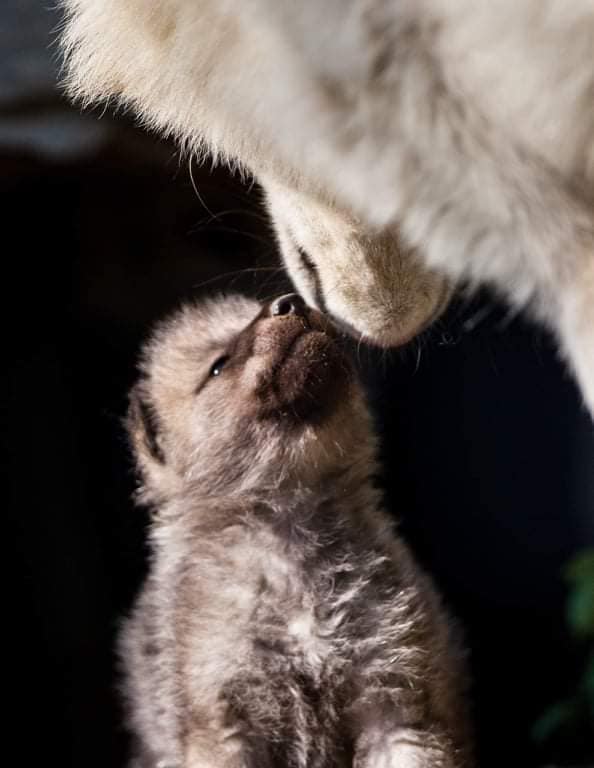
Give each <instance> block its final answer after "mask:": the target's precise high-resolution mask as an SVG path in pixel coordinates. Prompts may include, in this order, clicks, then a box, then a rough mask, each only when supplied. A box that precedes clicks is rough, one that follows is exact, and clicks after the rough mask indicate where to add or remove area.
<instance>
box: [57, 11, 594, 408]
mask: <svg viewBox="0 0 594 768" xmlns="http://www.w3.org/2000/svg"><path fill="white" fill-rule="evenodd" d="M66 6H67V9H68V13H69V16H68V23H67V25H66V31H65V36H64V40H65V46H66V50H67V53H68V61H69V85H70V89H71V91H72V93H74V94H75V95H78V96H81V97H83V98H84V99H87V100H95V99H107V98H111V97H116V98H117V99H119V100H120V101H122V102H123V103H124V104H127V105H130V106H132V107H133V108H134V109H135V110H137V111H138V112H139V113H140V114H141V115H142V116H143V118H144V119H145V120H146V121H147V122H148V123H149V124H151V125H152V126H154V127H156V128H157V129H159V130H161V131H164V132H166V133H171V134H174V135H176V136H177V137H178V138H179V139H181V140H182V141H183V142H184V143H185V144H186V145H187V146H188V147H190V148H191V149H192V150H194V151H198V152H202V151H206V150H208V151H210V152H214V153H215V154H216V155H218V156H220V157H221V158H223V159H224V160H227V161H230V162H232V163H234V164H239V165H241V166H243V167H244V168H246V169H248V170H249V171H251V172H252V173H254V174H255V175H256V177H257V178H258V179H259V180H260V181H261V182H262V183H263V185H264V187H265V189H266V190H267V191H268V193H269V198H270V204H271V211H272V215H273V218H274V220H275V224H276V226H277V230H278V232H279V238H280V240H281V245H283V249H284V250H285V255H286V252H287V247H288V246H287V244H286V243H284V244H283V238H285V239H286V237H287V231H288V230H290V233H291V235H292V236H296V235H297V236H298V237H299V238H301V239H302V240H307V239H308V237H309V240H310V241H311V243H312V244H313V247H315V248H316V249H317V250H316V251H315V252H314V253H310V256H311V258H312V261H313V262H314V265H315V266H316V267H317V268H318V272H319V276H320V280H321V283H322V288H323V291H324V294H326V300H327V303H328V304H329V306H330V308H331V309H332V311H333V312H334V313H335V314H336V315H337V316H338V317H339V318H340V319H342V320H344V321H347V322H348V323H350V324H351V325H352V326H354V327H355V329H357V330H359V331H362V332H364V333H365V334H366V336H367V337H369V338H370V340H372V341H377V342H379V343H383V344H386V343H394V341H398V340H401V339H402V338H407V337H408V336H409V335H410V332H411V330H412V331H414V330H415V329H418V327H419V326H420V325H423V324H424V322H425V321H426V319H428V318H430V317H432V316H433V314H434V312H435V310H436V307H437V306H438V304H439V302H438V301H437V299H432V300H428V299H427V300H426V301H424V302H421V304H422V305H423V306H422V307H421V308H419V305H415V306H413V307H412V309H411V310H410V312H411V314H410V315H408V316H407V317H404V319H403V317H402V316H401V315H403V312H400V315H399V312H398V311H395V310H394V306H396V307H399V306H401V305H400V302H399V298H398V297H399V295H401V294H402V292H403V291H406V290H409V292H412V293H413V294H414V293H415V292H416V293H418V294H423V295H425V296H429V293H428V292H427V291H430V292H431V291H432V292H433V294H436V292H439V291H437V288H436V287H435V281H436V278H435V276H434V274H433V271H436V272H437V273H439V274H441V275H447V276H448V278H449V279H450V280H452V281H453V282H454V283H459V282H460V281H470V282H471V283H473V284H474V283H487V284H490V285H492V286H494V287H495V288H496V289H497V290H498V291H499V292H500V293H502V294H503V295H505V296H506V297H507V298H508V300H509V301H510V302H512V304H514V305H516V306H525V305H527V304H529V305H530V306H531V307H532V309H533V311H534V312H535V313H536V314H537V315H538V316H539V317H540V318H541V319H543V320H544V321H545V322H546V323H547V324H548V325H549V326H550V327H551V328H552V329H553V330H554V331H555V333H556V335H557V337H558V338H559V341H560V344H561V348H562V351H563V353H564V354H565V356H566V357H567V358H568V360H569V362H570V365H571V366H572V367H573V370H574V371H575V373H576V376H577V378H578V380H579V382H580V384H581V388H582V392H583V395H584V398H585V401H586V403H587V404H588V406H589V408H590V410H591V412H592V413H594V274H593V273H594V0H573V2H571V3H568V2H566V1H564V0H515V1H512V0H398V1H396V0H325V1H324V2H319V1H318V0H301V2H299V3H295V2H294V0H241V1H239V0H216V2H215V0H159V2H158V3H157V2H149V0H66ZM296 198H297V199H300V200H301V202H302V205H301V206H300V205H297V206H295V205H294V204H293V203H294V201H295V199H296ZM312 206H313V207H315V206H322V207H326V208H327V209H328V210H329V211H331V212H332V216H336V221H334V222H333V223H332V225H331V227H330V229H331V230H332V233H333V237H334V240H333V241H332V243H333V245H332V243H330V245H329V242H330V241H328V238H326V239H325V240H324V238H320V236H319V235H320V226H319V225H320V222H321V223H322V225H323V224H324V222H325V221H327V220H328V219H327V217H326V216H325V215H324V214H323V213H321V214H319V215H318V214H316V215H315V216H313V218H312V216H310V215H307V216H304V215H303V210H309V209H310V208H311V207H312ZM278 211H282V217H278V216H277V212H278ZM396 226H398V230H397V231H396V229H395V227H396ZM321 229H322V230H324V226H322V227H321ZM378 230H380V232H379V234H378ZM353 232H355V233H356V234H357V236H358V237H359V240H358V242H359V243H362V245H357V247H356V248H354V249H353V248H351V247H347V248H342V245H341V244H345V243H351V242H352V234H353ZM337 233H338V234H337ZM361 235H363V237H362V238H361ZM390 235H391V236H392V238H393V239H394V238H396V237H397V236H398V237H399V238H402V239H403V241H404V243H407V244H408V245H412V246H415V247H416V249H417V253H416V254H413V253H409V251H408V250H407V249H406V248H405V249H404V251H405V253H404V256H400V257H399V258H401V261H402V266H401V267H400V272H401V273H402V274H406V275H410V274H412V275H413V278H414V279H411V280H405V281H404V285H405V288H404V289H403V288H402V287H401V285H400V283H399V281H398V279H397V275H395V274H394V272H393V270H389V269H388V270H386V269H385V259H386V254H387V255H388V256H389V254H390V253H392V252H393V251H394V248H392V249H390V247H389V246H387V245H386V236H390ZM378 237H379V241H378V240H377V239H376V238H378ZM378 242H379V247H378ZM298 245H300V246H302V247H303V242H300V243H298ZM418 259H421V260H422V263H423V264H424V265H425V268H426V269H428V270H429V271H428V272H427V275H428V276H429V277H423V278H421V279H419V278H418V277H417V274H418V272H419V266H418V265H419V262H418ZM287 261H288V262H289V269H290V271H291V273H292V275H293V276H294V278H295V281H296V283H297V284H298V285H299V287H300V288H303V284H304V279H303V275H300V274H299V269H298V267H297V266H296V265H295V263H294V262H293V263H292V262H291V259H290V258H288V259H287ZM330 262H332V264H333V266H332V267H328V264H329V263H330ZM361 262H363V264H364V267H363V268H361V267H360V263H361ZM291 264H293V265H292V266H291ZM428 283H429V284H430V286H429V288H427V285H428ZM440 290H441V289H440ZM305 292H306V293H307V290H306V291H305ZM399 292H400V294H399ZM310 293H311V291H310ZM386 293H388V294H389V295H390V296H391V297H396V299H395V300H393V299H392V298H390V299H388V300H386V301H385V303H383V302H384V299H383V298H382V297H383V296H385V294H386ZM378 296H379V299H378ZM309 298H310V300H311V301H315V299H314V298H313V297H312V296H310V297H309ZM408 304H409V305H410V304H411V302H410V301H409V302H408ZM412 304H413V305H414V301H413V302H412ZM402 306H407V303H406V302H404V304H402ZM382 307H384V310H382ZM389 317H394V320H393V323H394V324H395V325H398V328H397V330H396V331H394V332H393V333H390V332H389V330H387V318H389Z"/></svg>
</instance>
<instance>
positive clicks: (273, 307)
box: [269, 293, 305, 317]
mask: <svg viewBox="0 0 594 768" xmlns="http://www.w3.org/2000/svg"><path fill="white" fill-rule="evenodd" d="M269 312H270V316H271V317H275V316H276V315H298V316H299V317H304V316H305V302H304V301H303V299H302V298H301V296H299V295H298V294H296V293H287V294H285V295H284V296H279V297H278V298H277V299H275V300H274V301H273V302H271V304H270V308H269Z"/></svg>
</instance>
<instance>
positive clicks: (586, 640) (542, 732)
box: [532, 549, 594, 744]
mask: <svg viewBox="0 0 594 768" xmlns="http://www.w3.org/2000/svg"><path fill="white" fill-rule="evenodd" d="M564 576H565V581H566V583H567V586H568V597H567V609H566V616H567V624H568V627H569V630H570V632H571V635H572V636H573V638H574V639H575V643H576V653H580V654H581V653H584V656H585V664H584V671H583V674H582V675H581V677H580V679H579V680H578V681H577V683H576V685H575V687H574V693H573V694H572V695H571V696H569V697H568V698H567V699H564V700H563V701H559V702H556V703H555V704H553V705H552V706H551V707H549V709H548V710H547V711H546V712H545V713H544V714H543V715H542V716H541V717H540V718H539V720H538V721H537V722H536V724H535V725H534V728H533V731H532V735H533V738H534V740H535V741H537V742H538V743H540V744H547V743H549V742H551V741H552V740H557V741H558V742H559V741H561V742H565V743H568V744H571V743H572V742H574V741H575V739H581V738H582V737H583V735H584V734H594V549H587V550H584V551H582V552H580V553H579V554H578V555H577V556H576V557H574V558H573V559H572V561H571V562H570V563H569V565H568V566H567V568H566V570H565V573H564Z"/></svg>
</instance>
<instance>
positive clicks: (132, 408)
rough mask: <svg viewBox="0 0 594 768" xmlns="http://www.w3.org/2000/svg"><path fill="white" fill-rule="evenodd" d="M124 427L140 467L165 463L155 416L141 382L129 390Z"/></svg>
mask: <svg viewBox="0 0 594 768" xmlns="http://www.w3.org/2000/svg"><path fill="white" fill-rule="evenodd" d="M126 429H127V431H128V435H129V437H130V441H131V443H132V447H133V449H134V452H135V453H136V458H137V461H138V463H139V464H140V465H141V467H146V465H147V464H150V463H152V462H157V463H159V464H165V454H164V452H163V449H162V447H161V445H160V443H159V424H158V421H157V417H156V415H155V413H154V411H153V409H152V407H151V405H150V404H149V403H148V402H147V401H146V396H145V393H144V392H143V388H142V384H136V386H135V387H134V388H133V389H132V391H131V392H130V398H129V406H128V415H127V417H126Z"/></svg>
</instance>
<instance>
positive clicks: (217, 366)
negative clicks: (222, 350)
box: [210, 355, 229, 376]
mask: <svg viewBox="0 0 594 768" xmlns="http://www.w3.org/2000/svg"><path fill="white" fill-rule="evenodd" d="M227 360H229V355H223V356H222V357H219V359H218V360H215V362H214V363H213V365H212V368H211V369H210V375H211V376H218V375H219V374H220V372H221V371H222V370H223V368H224V367H225V364H226V362H227Z"/></svg>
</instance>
